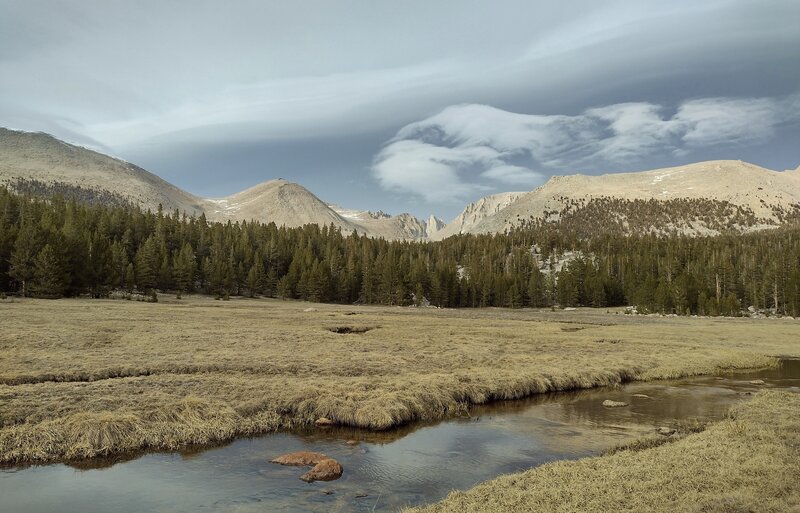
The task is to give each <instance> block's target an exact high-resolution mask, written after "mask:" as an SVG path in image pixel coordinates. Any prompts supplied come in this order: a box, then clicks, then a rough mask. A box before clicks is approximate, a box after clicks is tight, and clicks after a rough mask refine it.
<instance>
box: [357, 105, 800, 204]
mask: <svg viewBox="0 0 800 513" xmlns="http://www.w3.org/2000/svg"><path fill="white" fill-rule="evenodd" d="M667 112H668V111H667V108H666V107H664V106H662V105H657V104H653V103H647V102H633V103H620V104H614V105H607V106H603V107H595V108H591V109H587V110H585V111H584V112H582V113H580V114H577V115H572V116H568V115H537V114H520V113H514V112H508V111H505V110H501V109H497V108H494V107H491V106H488V105H476V104H464V105H453V106H450V107H447V108H445V109H444V110H442V111H441V112H439V113H438V114H435V115H433V116H430V117H428V118H426V119H423V120H421V121H417V122H414V123H410V124H408V125H406V126H404V127H403V128H401V129H400V130H399V131H398V132H397V135H396V136H395V137H394V138H393V139H392V140H390V141H389V142H388V143H387V144H386V145H385V146H384V148H383V149H382V150H381V151H380V152H379V153H378V154H377V155H376V157H375V159H374V163H373V167H372V171H373V174H374V176H375V178H376V179H377V180H378V183H379V184H380V185H381V187H383V188H384V189H387V190H392V191H400V192H406V193H411V194H414V195H418V196H421V197H422V198H424V199H426V200H428V201H431V202H433V201H439V202H442V201H444V202H455V201H461V200H463V199H464V198H465V197H468V196H470V195H471V194H474V193H475V192H477V191H483V190H487V189H496V188H497V187H498V185H499V184H498V182H499V183H502V184H511V185H515V186H525V187H529V188H530V187H532V186H534V185H536V184H538V183H541V182H542V181H543V179H544V173H545V172H547V171H549V172H550V173H553V172H559V171H567V172H575V171H577V170H578V169H579V168H580V167H582V166H592V167H597V166H598V165H605V166H615V165H616V166H619V165H623V164H624V165H633V164H636V163H646V162H647V160H648V159H650V158H652V157H656V156H662V157H664V156H666V157H670V156H672V157H674V156H677V155H680V156H684V155H687V154H688V153H690V152H692V151H697V150H698V149H708V148H713V147H723V146H726V145H728V146H729V145H743V144H758V143H762V142H764V141H766V140H767V139H769V138H770V137H772V136H773V135H774V133H775V131H776V129H777V128H778V127H780V126H781V125H782V124H784V123H789V122H797V121H800V93H798V94H794V95H791V96H788V97H782V98H724V97H720V98H701V99H694V100H689V101H686V102H684V103H682V104H680V105H679V106H678V107H677V109H674V114H673V115H671V116H670V115H668V114H667Z"/></svg>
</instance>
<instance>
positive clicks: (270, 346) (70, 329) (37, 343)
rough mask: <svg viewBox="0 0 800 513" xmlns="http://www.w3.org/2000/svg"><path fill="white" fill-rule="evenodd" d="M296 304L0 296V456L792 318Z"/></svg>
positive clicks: (700, 348)
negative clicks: (4, 300)
mask: <svg viewBox="0 0 800 513" xmlns="http://www.w3.org/2000/svg"><path fill="white" fill-rule="evenodd" d="M304 306H305V305H304V304H302V303H295V302H282V301H272V300H258V301H255V300H251V301H245V300H233V301H230V302H225V303H220V302H214V301H213V300H208V299H205V298H191V299H188V300H183V301H180V302H177V301H172V302H167V301H162V302H159V303H158V304H144V303H131V302H117V301H85V300H61V301H36V300H23V301H19V302H16V303H14V304H8V305H4V306H3V312H2V315H0V354H2V355H3V358H0V462H2V463H22V462H47V461H58V460H77V459H81V458H91V457H108V456H113V455H115V454H121V453H126V452H130V451H137V450H143V449H144V450H147V449H158V450H172V449H180V448H182V447H186V446H188V445H192V444H214V443H218V442H221V441H224V440H228V439H231V438H234V437H237V436H247V435H252V434H257V433H264V432H269V431H273V430H276V429H283V428H294V427H301V426H310V425H312V424H313V422H314V421H315V420H316V419H318V418H320V417H327V418H330V419H333V420H334V421H335V422H336V423H337V424H341V425H345V426H357V427H366V428H371V429H376V430H383V429H388V428H392V427H396V426H398V425H401V424H404V423H407V422H410V421H414V420H430V419H437V418H441V417H443V416H447V415H453V414H458V413H462V412H464V411H465V409H466V408H468V407H469V406H470V405H474V404H482V403H486V402H489V401H495V400H505V399H519V398H523V397H527V396H530V395H533V394H539V393H547V392H554V391H562V390H573V389H586V388H593V387H599V386H613V385H618V384H620V383H624V382H627V381H632V380H647V379H662V378H675V377H683V376H689V375H697V374H708V373H714V372H717V371H719V370H722V369H725V370H729V369H745V368H753V367H765V366H769V365H772V364H774V363H775V361H776V360H775V359H774V358H773V357H771V356H769V355H777V354H782V355H786V354H796V353H797V351H798V348H797V344H796V324H795V323H790V322H779V321H772V320H763V321H759V320H741V321H740V320H731V319H726V320H718V319H676V318H661V319H655V318H646V317H644V318H636V319H630V318H625V317H623V316H614V315H607V314H604V313H601V312H591V311H574V312H569V313H565V312H552V313H551V312H541V313H539V312H532V311H511V310H502V309H489V310H470V311H463V310H420V309H402V308H381V307H358V310H357V312H356V313H357V315H358V316H359V321H361V322H363V324H359V325H360V326H380V327H381V329H379V330H370V331H366V332H363V333H361V334H359V336H358V337H343V336H341V335H340V334H338V333H333V332H331V331H328V330H327V328H328V327H330V326H331V324H332V323H331V318H332V317H333V318H338V317H340V318H342V320H344V319H345V318H346V316H349V315H351V314H352V313H354V312H353V307H352V306H351V307H349V308H348V309H347V310H345V309H344V307H339V306H335V305H315V309H314V310H313V311H310V312H308V311H304V310H305V308H304ZM578 323H579V324H580V326H581V327H582V328H583V329H581V330H578V331H568V332H565V331H563V328H564V327H570V326H573V325H575V324H578ZM342 325H345V326H347V324H345V323H342ZM600 339H602V340H624V343H616V344H614V343H602V344H600V343H597V340H600Z"/></svg>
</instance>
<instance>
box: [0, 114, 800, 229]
mask: <svg viewBox="0 0 800 513" xmlns="http://www.w3.org/2000/svg"><path fill="white" fill-rule="evenodd" d="M20 181H34V182H37V183H39V182H41V183H42V184H44V186H45V187H47V186H48V185H49V186H50V187H51V188H53V189H55V190H61V189H63V188H70V187H72V188H77V189H79V190H80V191H81V192H82V193H87V191H94V192H95V193H96V194H98V195H102V194H107V195H108V197H112V198H117V199H119V200H120V201H127V202H129V203H131V204H136V205H139V206H141V207H142V208H145V209H151V210H155V209H157V208H158V206H159V205H161V206H162V207H163V209H164V210H167V211H174V210H180V211H183V212H186V213H187V214H189V215H200V214H205V216H206V217H207V218H208V219H209V220H211V221H221V222H226V221H241V220H248V221H249V220H256V221H260V222H265V223H269V222H274V223H275V224H277V225H279V226H280V225H285V226H289V227H294V226H301V225H304V224H320V225H323V224H324V225H333V226H336V227H337V228H339V229H341V230H342V231H343V232H346V233H350V232H353V231H355V232H358V233H360V234H365V235H369V236H372V237H383V238H386V239H400V240H441V239H444V238H447V237H449V236H452V235H456V234H460V233H476V234H478V233H498V232H503V231H505V230H508V229H510V228H513V227H514V226H518V225H519V224H521V223H523V222H526V221H529V220H532V219H547V220H557V219H558V218H559V215H560V213H566V212H568V211H569V209H571V208H574V207H575V205H576V204H586V203H587V202H591V201H592V200H597V199H600V198H616V199H620V200H626V201H634V200H650V199H655V200H659V201H661V202H663V203H665V204H666V203H668V201H665V200H674V199H687V200H694V199H704V200H712V201H717V202H722V203H730V204H732V205H734V206H737V207H741V208H743V209H744V210H746V211H748V212H750V211H751V212H752V215H749V214H748V215H749V218H752V219H757V220H758V221H757V222H753V223H752V225H751V226H745V227H743V228H744V229H751V230H752V229H761V228H765V227H770V226H773V225H776V224H780V223H782V222H783V220H784V217H785V216H786V215H795V214H793V212H795V211H797V212H800V166H799V167H798V168H796V169H794V170H786V171H773V170H769V169H766V168H763V167H760V166H757V165H754V164H750V163H747V162H742V161H737V160H717V161H706V162H697V163H693V164H687V165H683V166H675V167H669V168H662V169H655V170H647V171H639V172H631V173H607V174H603V175H584V174H572V175H556V176H552V177H550V179H549V180H548V181H547V182H546V183H544V184H542V185H541V186H539V187H537V188H535V189H533V190H532V191H527V192H503V193H497V194H492V195H489V196H485V197H483V198H479V199H478V200H476V201H474V202H472V203H470V204H468V205H466V206H465V208H464V210H463V211H462V212H461V213H460V214H459V215H458V216H456V217H455V218H454V219H453V220H451V221H450V222H449V223H445V222H443V221H442V220H441V219H439V218H437V217H435V216H430V217H429V218H428V219H427V220H423V219H419V218H417V217H415V216H413V215H411V214H408V213H402V214H398V215H394V216H390V215H388V214H386V213H384V212H382V211H378V212H372V211H362V210H353V209H346V208H342V207H340V206H338V205H335V204H331V203H326V202H325V201H323V200H322V199H320V198H318V197H317V196H316V195H314V194H313V193H312V192H311V191H309V190H308V189H306V188H305V187H303V186H302V185H300V184H296V183H293V182H290V181H288V180H285V179H282V178H277V179H273V180H267V181H265V182H261V183H259V184H256V185H254V186H252V187H249V188H247V189H245V190H242V191H240V192H237V193H235V194H231V195H229V196H225V197H220V198H202V197H199V196H195V195H193V194H191V193H189V192H187V191H184V190H183V189H180V188H179V187H177V186H175V185H173V184H171V183H169V182H167V181H166V180H163V179H162V178H160V177H158V176H157V175H155V174H153V173H151V172H149V171H147V170H145V169H143V168H141V167H138V166H136V165H134V164H131V163H129V162H126V161H124V160H121V159H118V158H115V157H111V156H108V155H104V154H102V153H99V152H97V151H94V150H91V149H88V148H83V147H81V146H77V145H73V144H69V143H66V142H64V141H61V140H59V139H57V138H55V137H53V136H52V135H49V134H45V133H42V132H22V131H14V130H9V129H4V128H0V185H1V184H6V185H8V186H11V187H12V188H13V187H15V184H16V186H19V183H20ZM784 214H785V215H784ZM684 221H686V220H684ZM687 222H688V224H689V225H691V226H695V223H693V222H691V220H689V221H687ZM716 224H719V223H716ZM715 231H718V230H711V229H706V228H704V227H703V224H702V222H700V224H699V228H697V229H694V228H693V229H692V231H691V233H693V234H706V233H713V232H715Z"/></svg>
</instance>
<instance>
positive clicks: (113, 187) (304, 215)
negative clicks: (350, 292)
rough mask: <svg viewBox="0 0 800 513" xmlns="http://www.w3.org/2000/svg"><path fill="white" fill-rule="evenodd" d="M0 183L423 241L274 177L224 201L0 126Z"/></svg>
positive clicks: (395, 221)
mask: <svg viewBox="0 0 800 513" xmlns="http://www.w3.org/2000/svg"><path fill="white" fill-rule="evenodd" d="M0 185H7V186H9V187H10V188H12V189H14V190H18V191H20V192H30V193H33V194H37V195H42V196H49V195H52V194H53V193H63V194H64V195H65V196H74V197H77V198H79V199H81V200H85V201H90V202H101V203H111V204H116V205H125V204H130V205H137V206H140V207H141V208H144V209H150V210H153V211H155V210H156V209H157V208H158V206H159V205H162V207H163V209H164V210H165V211H167V212H172V211H174V210H176V209H177V210H180V211H182V212H186V213H187V214H189V215H200V214H205V215H206V217H207V218H208V219H209V220H212V221H222V222H225V221H229V220H230V221H241V220H248V221H249V220H256V221H260V222H264V223H269V222H274V223H275V224H277V225H279V226H280V225H285V226H289V227H294V226H301V225H304V224H319V225H330V224H333V225H334V226H336V227H338V228H341V229H342V231H344V232H345V233H350V232H352V231H354V230H355V231H357V232H359V233H362V234H366V235H369V236H372V237H384V238H386V239H421V238H425V237H426V223H425V221H420V220H419V219H417V218H416V217H414V216H412V215H410V214H400V215H397V216H390V215H388V214H384V213H383V212H377V213H375V212H362V211H356V210H346V209H341V208H339V207H335V206H331V205H328V204H327V203H325V202H324V201H322V200H321V199H319V198H318V197H316V196H315V195H314V194H312V193H311V192H310V191H309V190H307V189H306V188H304V187H303V186H301V185H298V184H295V183H291V182H288V181H286V180H282V179H277V180H270V181H267V182H264V183H261V184H259V185H256V186H255V187H251V188H249V189H246V190H244V191H241V192H238V193H236V194H232V195H230V196H227V197H224V198H210V199H209V198H200V197H198V196H194V195H193V194H190V193H188V192H186V191H184V190H182V189H180V188H178V187H176V186H174V185H172V184H170V183H169V182H167V181H165V180H162V179H161V178H159V177H157V176H156V175H154V174H152V173H150V172H148V171H146V170H144V169H142V168H140V167H138V166H135V165H133V164H130V163H128V162H125V161H123V160H119V159H116V158H113V157H109V156H107V155H103V154H101V153H98V152H95V151H92V150H89V149H86V148H83V147H80V146H75V145H72V144H68V143H65V142H63V141H60V140H58V139H56V138H55V137H52V136H50V135H48V134H43V133H31V132H20V131H15V130H8V129H5V128H0Z"/></svg>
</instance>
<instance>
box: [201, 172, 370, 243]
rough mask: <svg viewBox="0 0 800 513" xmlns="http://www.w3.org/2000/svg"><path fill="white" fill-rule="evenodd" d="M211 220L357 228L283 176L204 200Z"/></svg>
mask: <svg viewBox="0 0 800 513" xmlns="http://www.w3.org/2000/svg"><path fill="white" fill-rule="evenodd" d="M207 203H208V205H209V206H208V208H207V209H206V217H207V218H208V219H209V220H212V221H223V222H224V221H228V220H231V221H241V220H246V221H250V220H256V221H261V222H264V223H269V222H274V223H275V224H276V225H278V226H282V225H285V226H289V227H295V226H302V225H304V224H313V223H316V224H319V225H320V226H322V225H330V224H333V225H334V226H336V227H338V228H341V229H342V230H343V231H345V232H350V231H353V230H354V229H356V228H357V227H356V226H355V225H354V224H352V223H350V222H349V221H348V220H346V219H345V218H343V217H342V216H340V215H339V214H337V213H336V212H334V211H333V210H332V209H331V208H330V207H329V206H328V205H327V204H326V203H325V202H324V201H322V200H320V199H319V198H317V197H316V196H314V195H313V194H312V193H311V192H310V191H309V190H308V189H306V188H305V187H303V186H301V185H298V184H296V183H292V182H288V181H286V180H283V179H278V180H270V181H268V182H264V183H261V184H258V185H256V186H255V187H251V188H249V189H245V190H244V191H241V192H237V193H236V194H232V195H230V196H227V197H225V198H220V199H209V200H207Z"/></svg>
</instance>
